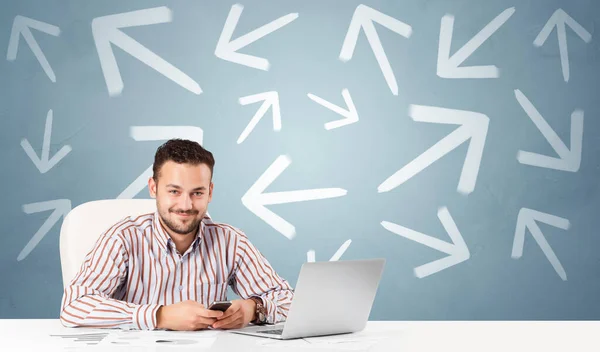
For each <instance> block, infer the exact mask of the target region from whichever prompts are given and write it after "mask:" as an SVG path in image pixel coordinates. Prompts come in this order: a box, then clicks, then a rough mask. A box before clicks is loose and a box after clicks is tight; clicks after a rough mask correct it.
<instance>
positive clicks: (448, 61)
mask: <svg viewBox="0 0 600 352" xmlns="http://www.w3.org/2000/svg"><path fill="white" fill-rule="evenodd" d="M514 13H515V8H514V7H511V8H508V9H506V10H504V11H502V13H501V14H499V15H498V16H496V18H494V19H493V20H492V21H491V22H490V23H488V24H487V25H486V26H485V27H484V28H483V29H482V30H481V31H479V33H477V34H476V35H475V36H474V37H473V38H471V40H469V41H468V42H467V44H465V45H463V47H462V48H460V49H458V51H456V53H454V55H452V56H450V46H451V44H452V32H453V28H454V16H452V15H445V16H444V17H442V22H441V25H440V42H439V49H438V61H437V75H438V76H439V77H442V78H498V76H499V72H498V67H496V66H494V65H488V66H470V67H459V66H460V65H461V64H462V63H463V62H464V61H465V60H466V59H468V58H469V56H471V54H473V53H474V52H475V50H477V48H479V47H480V46H481V45H482V44H483V43H484V42H485V41H486V40H488V39H489V37H491V36H492V35H493V34H494V33H495V32H496V31H497V30H498V29H499V28H500V27H501V26H502V25H503V24H504V23H505V22H506V21H507V20H508V19H509V18H510V16H512V15H513V14H514Z"/></svg>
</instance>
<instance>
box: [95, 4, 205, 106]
mask: <svg viewBox="0 0 600 352" xmlns="http://www.w3.org/2000/svg"><path fill="white" fill-rule="evenodd" d="M171 20H172V14H171V10H170V9H169V8H168V7H165V6H161V7H155V8H151V9H145V10H138V11H132V12H125V13H119V14H116V15H109V16H103V17H97V18H94V19H93V20H92V34H93V36H94V41H95V42H96V49H97V51H98V57H99V58H100V66H101V67H102V73H103V74H104V79H105V80H106V87H107V88H108V94H109V95H110V96H115V95H119V94H121V92H122V91H123V80H122V79H121V72H119V66H118V65H117V60H116V59H115V54H114V53H113V50H112V47H111V44H113V45H115V46H118V47H119V48H121V49H123V51H125V52H127V53H129V54H130V55H131V56H133V57H135V58H136V59H138V60H140V61H141V62H143V63H145V64H146V65H148V66H150V67H152V68H153V69H155V70H156V71H158V72H159V73H161V74H162V75H163V76H165V77H167V78H169V79H170V80H172V81H173V82H175V83H177V84H179V85H180V86H182V87H183V88H185V89H187V90H189V91H190V92H192V93H195V94H200V93H202V89H200V86H199V85H198V83H196V81H194V80H193V79H191V78H190V77H189V76H188V75H186V74H185V73H183V72H182V71H181V70H179V69H178V68H177V67H175V66H173V65H171V64H170V63H168V62H167V61H166V60H165V59H163V58H161V57H160V56H158V55H156V54H155V53H153V52H152V51H150V50H149V49H148V48H146V47H145V46H143V45H142V44H140V43H138V42H137V41H135V40H134V39H132V38H131V37H130V36H128V35H127V34H125V33H123V32H122V31H121V30H120V29H119V28H125V27H136V26H145V25H150V24H156V23H165V22H171Z"/></svg>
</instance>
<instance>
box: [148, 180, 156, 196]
mask: <svg viewBox="0 0 600 352" xmlns="http://www.w3.org/2000/svg"><path fill="white" fill-rule="evenodd" d="M148 191H150V197H152V198H156V182H155V181H154V178H153V177H150V178H149V179H148Z"/></svg>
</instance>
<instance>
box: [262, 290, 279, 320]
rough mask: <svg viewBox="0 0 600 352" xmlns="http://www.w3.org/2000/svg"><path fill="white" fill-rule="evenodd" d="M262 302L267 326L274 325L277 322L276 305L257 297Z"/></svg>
mask: <svg viewBox="0 0 600 352" xmlns="http://www.w3.org/2000/svg"><path fill="white" fill-rule="evenodd" d="M259 298H260V299H262V301H263V305H264V306H265V308H266V310H267V324H275V323H276V322H277V305H275V303H274V302H273V301H271V300H270V299H267V298H265V297H259Z"/></svg>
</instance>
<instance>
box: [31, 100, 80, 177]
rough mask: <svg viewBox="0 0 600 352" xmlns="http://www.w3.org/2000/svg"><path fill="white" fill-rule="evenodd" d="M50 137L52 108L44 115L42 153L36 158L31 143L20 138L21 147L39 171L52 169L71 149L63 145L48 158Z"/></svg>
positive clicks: (43, 171) (44, 171)
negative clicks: (44, 125)
mask: <svg viewBox="0 0 600 352" xmlns="http://www.w3.org/2000/svg"><path fill="white" fill-rule="evenodd" d="M51 139H52V109H50V110H48V114H47V115H46V127H45V129H44V140H43V142H42V155H41V156H40V157H39V158H38V156H37V154H36V153H35V151H34V150H33V147H32V146H31V143H29V141H28V140H27V139H25V138H23V139H22V140H21V147H23V150H25V153H27V156H29V159H31V161H33V163H34V164H35V167H37V168H38V170H40V172H41V173H43V174H45V173H46V172H48V170H50V169H52V168H53V167H54V165H56V164H58V162H59V161H61V160H62V158H64V157H65V156H67V154H69V152H70V151H71V150H72V149H71V146H70V145H65V146H63V147H62V148H60V150H59V151H58V152H57V153H56V154H54V156H53V157H52V159H50V140H51Z"/></svg>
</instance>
